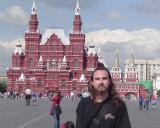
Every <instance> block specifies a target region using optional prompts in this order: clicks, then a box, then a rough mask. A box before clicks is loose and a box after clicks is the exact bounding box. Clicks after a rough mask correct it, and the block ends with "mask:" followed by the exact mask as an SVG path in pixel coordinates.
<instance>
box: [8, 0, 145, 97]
mask: <svg viewBox="0 0 160 128" xmlns="http://www.w3.org/2000/svg"><path fill="white" fill-rule="evenodd" d="M38 24H39V21H38V16H37V12H36V5H35V2H33V5H32V10H31V14H30V19H29V26H28V29H27V31H26V32H25V34H24V38H25V42H24V44H25V48H24V49H23V48H22V46H21V44H20V42H17V45H16V48H15V51H14V52H13V54H12V66H11V67H10V68H8V69H7V78H8V88H7V89H8V91H16V92H19V93H23V92H24V90H25V89H27V88H30V89H31V90H32V91H35V92H42V93H44V92H47V91H49V90H51V91H52V90H54V89H55V88H58V89H59V90H60V91H61V93H62V94H63V95H69V94H70V92H71V91H77V92H81V91H83V90H86V89H87V83H88V80H89V78H90V76H91V73H92V72H93V71H94V69H95V68H96V67H97V66H106V64H105V62H104V59H103V57H102V56H101V54H100V50H99V51H98V52H96V50H95V47H94V45H93V44H92V42H91V44H90V46H89V47H86V45H85V34H84V33H83V31H82V21H81V16H80V7H79V3H78V1H77V4H76V8H75V15H74V19H73V30H72V32H71V33H70V34H69V38H68V39H67V38H66V36H65V34H64V31H63V30H62V29H47V30H46V32H45V33H44V34H43V35H42V34H41V33H40V32H39V26H38ZM111 76H112V79H113V81H114V83H115V88H116V90H117V91H118V92H119V94H120V95H121V96H122V97H131V98H138V97H139V96H140V95H142V94H143V93H145V89H144V88H143V87H142V86H140V85H139V83H138V72H137V67H136V65H135V63H134V58H133V55H132V58H131V60H130V63H129V64H128V65H127V66H126V68H125V74H124V76H123V74H122V70H121V68H120V64H119V58H118V51H116V56H115V63H114V65H113V67H112V69H111Z"/></svg>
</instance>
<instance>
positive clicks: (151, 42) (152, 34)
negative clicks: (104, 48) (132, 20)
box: [86, 29, 160, 50]
mask: <svg viewBox="0 0 160 128" xmlns="http://www.w3.org/2000/svg"><path fill="white" fill-rule="evenodd" d="M91 41H93V42H94V43H95V44H96V45H104V44H107V43H108V42H112V43H118V44H119V43H127V44H130V45H136V46H142V45H143V48H145V49H147V50H156V49H158V48H160V45H159V44H160V31H159V30H155V29H142V30H137V31H126V30H124V29H119V30H108V29H104V30H100V31H95V32H91V33H88V34H87V35H86V42H87V43H89V42H91Z"/></svg>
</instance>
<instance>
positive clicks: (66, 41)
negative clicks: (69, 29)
mask: <svg viewBox="0 0 160 128" xmlns="http://www.w3.org/2000/svg"><path fill="white" fill-rule="evenodd" d="M53 34H55V35H57V36H58V38H59V39H60V40H61V41H62V43H63V44H64V45H69V44H70V43H69V39H68V38H67V37H66V36H65V33H64V31H63V29H46V31H45V33H44V35H43V37H42V41H41V43H40V45H44V44H45V43H46V42H47V40H48V38H50V37H51V35H53Z"/></svg>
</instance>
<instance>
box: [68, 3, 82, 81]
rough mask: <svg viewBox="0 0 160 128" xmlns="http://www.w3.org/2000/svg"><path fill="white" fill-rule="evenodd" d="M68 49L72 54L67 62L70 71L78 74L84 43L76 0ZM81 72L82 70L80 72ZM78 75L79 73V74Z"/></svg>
mask: <svg viewBox="0 0 160 128" xmlns="http://www.w3.org/2000/svg"><path fill="white" fill-rule="evenodd" d="M69 40H70V49H72V55H74V56H73V57H72V58H71V59H70V62H69V65H70V69H71V71H73V72H74V77H76V78H78V77H79V76H76V74H78V71H80V70H81V71H82V70H83V69H84V43H85V34H84V33H83V32H82V21H81V16H80V7H79V2H78V0H77V5H76V8H75V16H74V21H73V30H72V32H71V33H70V34H69ZM81 73H82V72H81ZM79 75H80V74H79Z"/></svg>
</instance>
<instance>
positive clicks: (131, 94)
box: [110, 51, 148, 100]
mask: <svg viewBox="0 0 160 128" xmlns="http://www.w3.org/2000/svg"><path fill="white" fill-rule="evenodd" d="M110 72H111V76H112V79H113V81H114V83H115V88H116V90H117V92H118V93H119V94H120V96H121V97H123V98H128V99H132V100H135V99H137V98H139V97H140V96H143V97H146V96H147V93H148V92H147V90H146V89H145V88H144V86H143V85H142V84H140V83H139V80H138V71H137V68H136V65H135V62H134V56H133V54H131V58H130V59H129V63H128V65H127V66H126V67H125V73H124V74H123V73H122V70H121V67H120V64H119V57H118V51H116V55H115V61H114V65H113V67H112V68H111V70H110Z"/></svg>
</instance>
